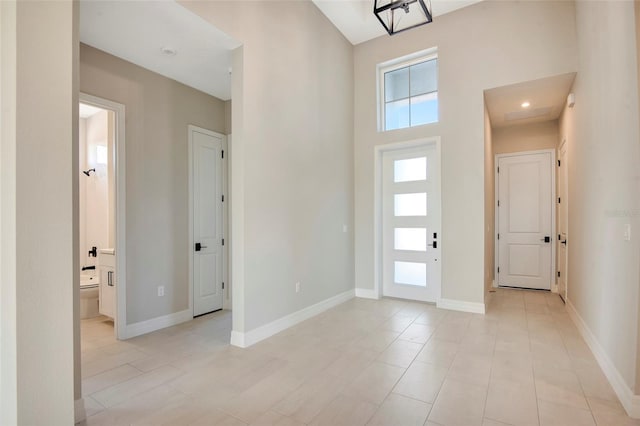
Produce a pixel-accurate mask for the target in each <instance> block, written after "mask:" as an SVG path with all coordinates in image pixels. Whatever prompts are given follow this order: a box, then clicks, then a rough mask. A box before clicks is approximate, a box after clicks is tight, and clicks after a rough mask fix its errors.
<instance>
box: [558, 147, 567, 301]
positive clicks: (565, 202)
mask: <svg viewBox="0 0 640 426" xmlns="http://www.w3.org/2000/svg"><path fill="white" fill-rule="evenodd" d="M562 149H564V150H565V162H566V163H565V164H564V165H563V167H567V168H566V169H563V170H565V173H566V174H565V179H564V184H565V186H566V188H565V195H564V198H565V199H563V200H562V204H564V208H565V210H566V215H567V229H565V232H566V234H567V244H565V246H564V253H565V258H564V264H565V266H564V286H565V289H564V298H566V299H567V300H569V244H568V241H569V168H568V167H569V160H568V158H569V145H568V144H567V138H563V139H562V141H561V142H560V145H559V146H558V161H560V152H561V151H562ZM556 170H558V169H557V168H556ZM558 173H562V172H561V171H560V170H558ZM559 184H560V178H559V177H558V185H559ZM558 192H559V193H562V191H560V188H558ZM559 214H560V208H559V206H558V205H557V204H556V217H558V220H560V217H559ZM558 244H559V241H556V247H558ZM556 267H557V266H556ZM556 275H557V274H556ZM557 291H559V288H558V281H557V279H556V292H557ZM561 297H562V296H561ZM564 298H563V299H562V300H563V301H564V302H565V303H566V302H567V301H566V300H564Z"/></svg>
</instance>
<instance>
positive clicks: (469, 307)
mask: <svg viewBox="0 0 640 426" xmlns="http://www.w3.org/2000/svg"><path fill="white" fill-rule="evenodd" d="M436 305H437V306H438V308H442V309H449V310H451V311H460V312H471V313H474V314H484V313H485V305H484V303H474V302H465V301H463V300H454V299H438V302H437V304H436Z"/></svg>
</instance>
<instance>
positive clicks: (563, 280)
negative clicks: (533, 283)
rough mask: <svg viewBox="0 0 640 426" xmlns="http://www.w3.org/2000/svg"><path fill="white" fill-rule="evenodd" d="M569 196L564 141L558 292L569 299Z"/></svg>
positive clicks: (560, 174) (560, 168) (560, 156)
mask: <svg viewBox="0 0 640 426" xmlns="http://www.w3.org/2000/svg"><path fill="white" fill-rule="evenodd" d="M568 201H569V200H568V198H567V143H566V142H565V143H563V144H562V146H561V147H560V150H559V152H558V241H557V244H558V245H557V248H558V293H559V294H560V297H562V300H564V301H565V302H566V301H567V237H568V230H569V228H568V223H569V222H568V218H569V215H568Z"/></svg>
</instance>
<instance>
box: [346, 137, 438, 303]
mask: <svg viewBox="0 0 640 426" xmlns="http://www.w3.org/2000/svg"><path fill="white" fill-rule="evenodd" d="M432 146H435V148H436V164H437V165H438V171H439V176H438V179H437V182H436V189H437V192H438V199H437V201H438V206H439V209H440V226H441V227H442V159H441V158H442V157H441V144H440V136H432V137H428V138H421V139H413V140H409V141H404V142H394V143H390V144H385V145H376V146H375V147H374V148H373V151H374V192H373V194H374V195H373V206H374V209H373V226H374V233H373V234H374V235H373V250H374V253H373V255H374V266H373V268H374V269H373V290H371V292H372V293H371V294H370V295H369V294H366V293H368V291H367V290H365V291H364V293H365V294H362V293H361V296H362V297H370V298H373V299H380V298H381V297H382V278H383V273H382V261H383V252H384V250H383V247H382V240H383V238H382V234H383V229H382V227H383V220H382V202H383V200H384V197H383V193H382V191H383V184H382V170H383V166H382V157H383V154H384V153H386V152H390V151H398V150H403V149H409V148H421V147H424V148H429V147H432ZM438 241H439V242H441V241H442V229H441V230H440V238H438ZM440 257H441V259H440V260H441V261H440V262H438V265H439V266H438V267H439V268H440V285H439V286H437V288H436V297H435V299H436V303H438V304H439V303H440V299H441V297H442V252H441V256H440ZM356 290H357V289H356ZM360 291H362V289H361V290H360Z"/></svg>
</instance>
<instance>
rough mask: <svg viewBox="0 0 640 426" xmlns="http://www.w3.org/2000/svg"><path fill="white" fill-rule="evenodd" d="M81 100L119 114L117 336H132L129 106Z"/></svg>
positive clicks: (87, 97) (82, 97)
mask: <svg viewBox="0 0 640 426" xmlns="http://www.w3.org/2000/svg"><path fill="white" fill-rule="evenodd" d="M78 101H79V102H82V103H83V104H88V105H93V106H96V107H99V108H102V109H107V110H110V111H113V113H114V114H115V120H114V123H115V127H116V128H115V135H116V140H115V143H114V149H115V160H116V164H115V167H114V169H115V175H116V179H115V180H116V244H115V250H116V283H117V285H116V315H115V318H114V321H115V327H114V329H115V332H116V338H117V339H120V340H122V339H126V338H128V334H127V273H126V271H127V269H126V266H127V256H126V247H127V239H126V230H127V226H126V218H127V215H126V212H127V210H126V201H127V196H126V182H127V180H126V174H125V172H126V170H127V168H126V161H125V159H126V149H125V146H126V145H125V106H124V105H123V104H120V103H117V102H113V101H110V100H108V99H104V98H99V97H97V96H93V95H89V94H86V93H82V92H80V95H79V99H78Z"/></svg>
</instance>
